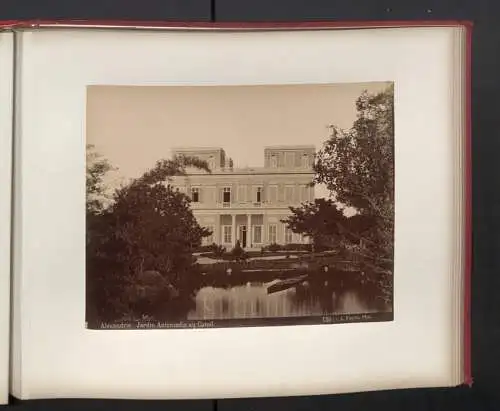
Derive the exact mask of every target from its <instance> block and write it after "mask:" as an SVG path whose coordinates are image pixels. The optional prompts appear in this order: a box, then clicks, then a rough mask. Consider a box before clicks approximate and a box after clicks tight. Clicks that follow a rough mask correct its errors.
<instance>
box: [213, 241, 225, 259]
mask: <svg viewBox="0 0 500 411" xmlns="http://www.w3.org/2000/svg"><path fill="white" fill-rule="evenodd" d="M210 251H211V252H212V253H213V254H214V257H217V258H222V257H223V256H224V254H226V247H224V246H222V245H218V244H215V243H213V244H212V245H211V246H210Z"/></svg>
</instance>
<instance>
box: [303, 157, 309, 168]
mask: <svg viewBox="0 0 500 411" xmlns="http://www.w3.org/2000/svg"><path fill="white" fill-rule="evenodd" d="M302 167H303V168H309V156H308V155H307V154H303V155H302Z"/></svg>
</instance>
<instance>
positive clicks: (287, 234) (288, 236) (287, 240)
mask: <svg viewBox="0 0 500 411" xmlns="http://www.w3.org/2000/svg"><path fill="white" fill-rule="evenodd" d="M292 242H293V233H292V230H290V229H289V228H286V227H285V243H286V244H291V243H292Z"/></svg>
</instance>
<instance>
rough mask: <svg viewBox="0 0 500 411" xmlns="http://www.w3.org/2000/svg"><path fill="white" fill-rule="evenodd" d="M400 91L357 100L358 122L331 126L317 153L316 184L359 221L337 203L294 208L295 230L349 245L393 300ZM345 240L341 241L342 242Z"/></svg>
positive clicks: (292, 225)
mask: <svg viewBox="0 0 500 411" xmlns="http://www.w3.org/2000/svg"><path fill="white" fill-rule="evenodd" d="M393 101H394V87H393V85H391V86H389V87H387V88H386V89H385V90H384V91H382V92H380V93H376V94H370V93H367V92H364V93H362V94H361V96H360V97H359V98H358V99H357V101H356V109H357V119H356V120H355V122H354V124H353V126H352V128H351V129H349V130H342V129H340V128H338V127H336V126H334V125H332V126H331V128H332V134H331V136H330V137H329V138H328V140H327V141H326V142H325V143H324V145H323V147H322V149H321V150H320V151H319V152H318V153H317V155H316V158H315V163H314V171H315V177H314V184H322V185H324V186H326V188H327V189H328V190H329V191H330V193H331V195H332V198H333V199H334V200H335V201H336V202H337V203H339V204H341V205H342V206H346V207H350V208H353V209H354V210H355V211H356V216H355V217H356V218H355V219H354V217H351V218H345V217H344V216H343V214H342V213H341V211H340V210H339V209H338V208H337V207H336V206H335V204H333V202H332V201H325V200H320V201H318V200H316V201H315V202H314V203H311V204H305V205H303V206H302V207H299V208H294V209H292V212H293V215H292V216H291V217H290V218H288V219H287V223H288V225H289V227H290V228H291V229H292V230H293V231H295V232H299V233H304V234H306V235H308V236H310V237H312V238H313V239H315V241H316V239H319V240H321V241H327V240H330V241H338V240H339V239H341V240H342V241H344V242H345V240H348V241H349V242H351V243H352V244H354V245H355V247H350V249H351V250H352V251H353V252H354V253H356V254H357V256H358V257H361V258H362V260H363V262H364V264H365V265H366V267H367V270H369V271H370V272H371V273H373V276H374V278H375V281H376V282H377V283H378V284H380V285H381V289H382V290H383V291H384V293H385V294H386V296H387V298H388V299H390V295H392V269H393V252H394V250H393V236H394V145H393V136H394V102H393ZM342 241H340V242H341V243H342Z"/></svg>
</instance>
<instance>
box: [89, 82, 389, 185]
mask: <svg viewBox="0 0 500 411" xmlns="http://www.w3.org/2000/svg"><path fill="white" fill-rule="evenodd" d="M388 84H389V83H381V82H380V83H355V84H350V83H342V84H319V85H317V84H315V85H309V84H305V85H302V84H300V85H258V86H89V87H88V89H87V113H86V120H87V121H86V139H87V141H86V142H87V144H93V145H94V146H95V149H96V151H97V152H98V153H99V154H101V155H102V156H104V157H105V158H107V159H108V160H109V162H110V163H111V164H112V165H113V166H114V167H115V168H116V169H117V171H116V172H115V181H118V180H120V181H124V180H125V181H126V180H128V179H129V178H135V177H139V176H140V175H141V174H142V173H143V172H144V171H146V170H147V169H149V168H151V167H152V166H153V165H154V164H155V162H156V161H157V160H159V159H161V158H169V157H170V155H171V149H172V148H175V147H186V146H188V147H189V146H195V147H200V146H201V147H207V146H208V147H221V148H223V149H224V150H225V152H226V155H227V156H229V157H231V158H232V159H233V161H234V166H235V167H246V166H253V167H259V166H263V165H264V147H265V146H273V145H297V144H299V145H304V144H307V145H310V144H312V145H315V146H316V149H317V150H319V149H320V148H321V146H322V144H323V142H324V141H325V140H326V139H327V138H328V136H329V129H328V125H330V124H334V125H336V126H338V127H341V128H350V127H351V126H352V123H353V122H354V120H355V119H356V107H355V101H356V99H357V98H358V97H359V95H360V94H361V93H362V92H363V90H367V91H369V92H378V91H381V90H383V89H384V88H385V87H387V85H388ZM116 178H118V180H116ZM317 194H320V193H317Z"/></svg>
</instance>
